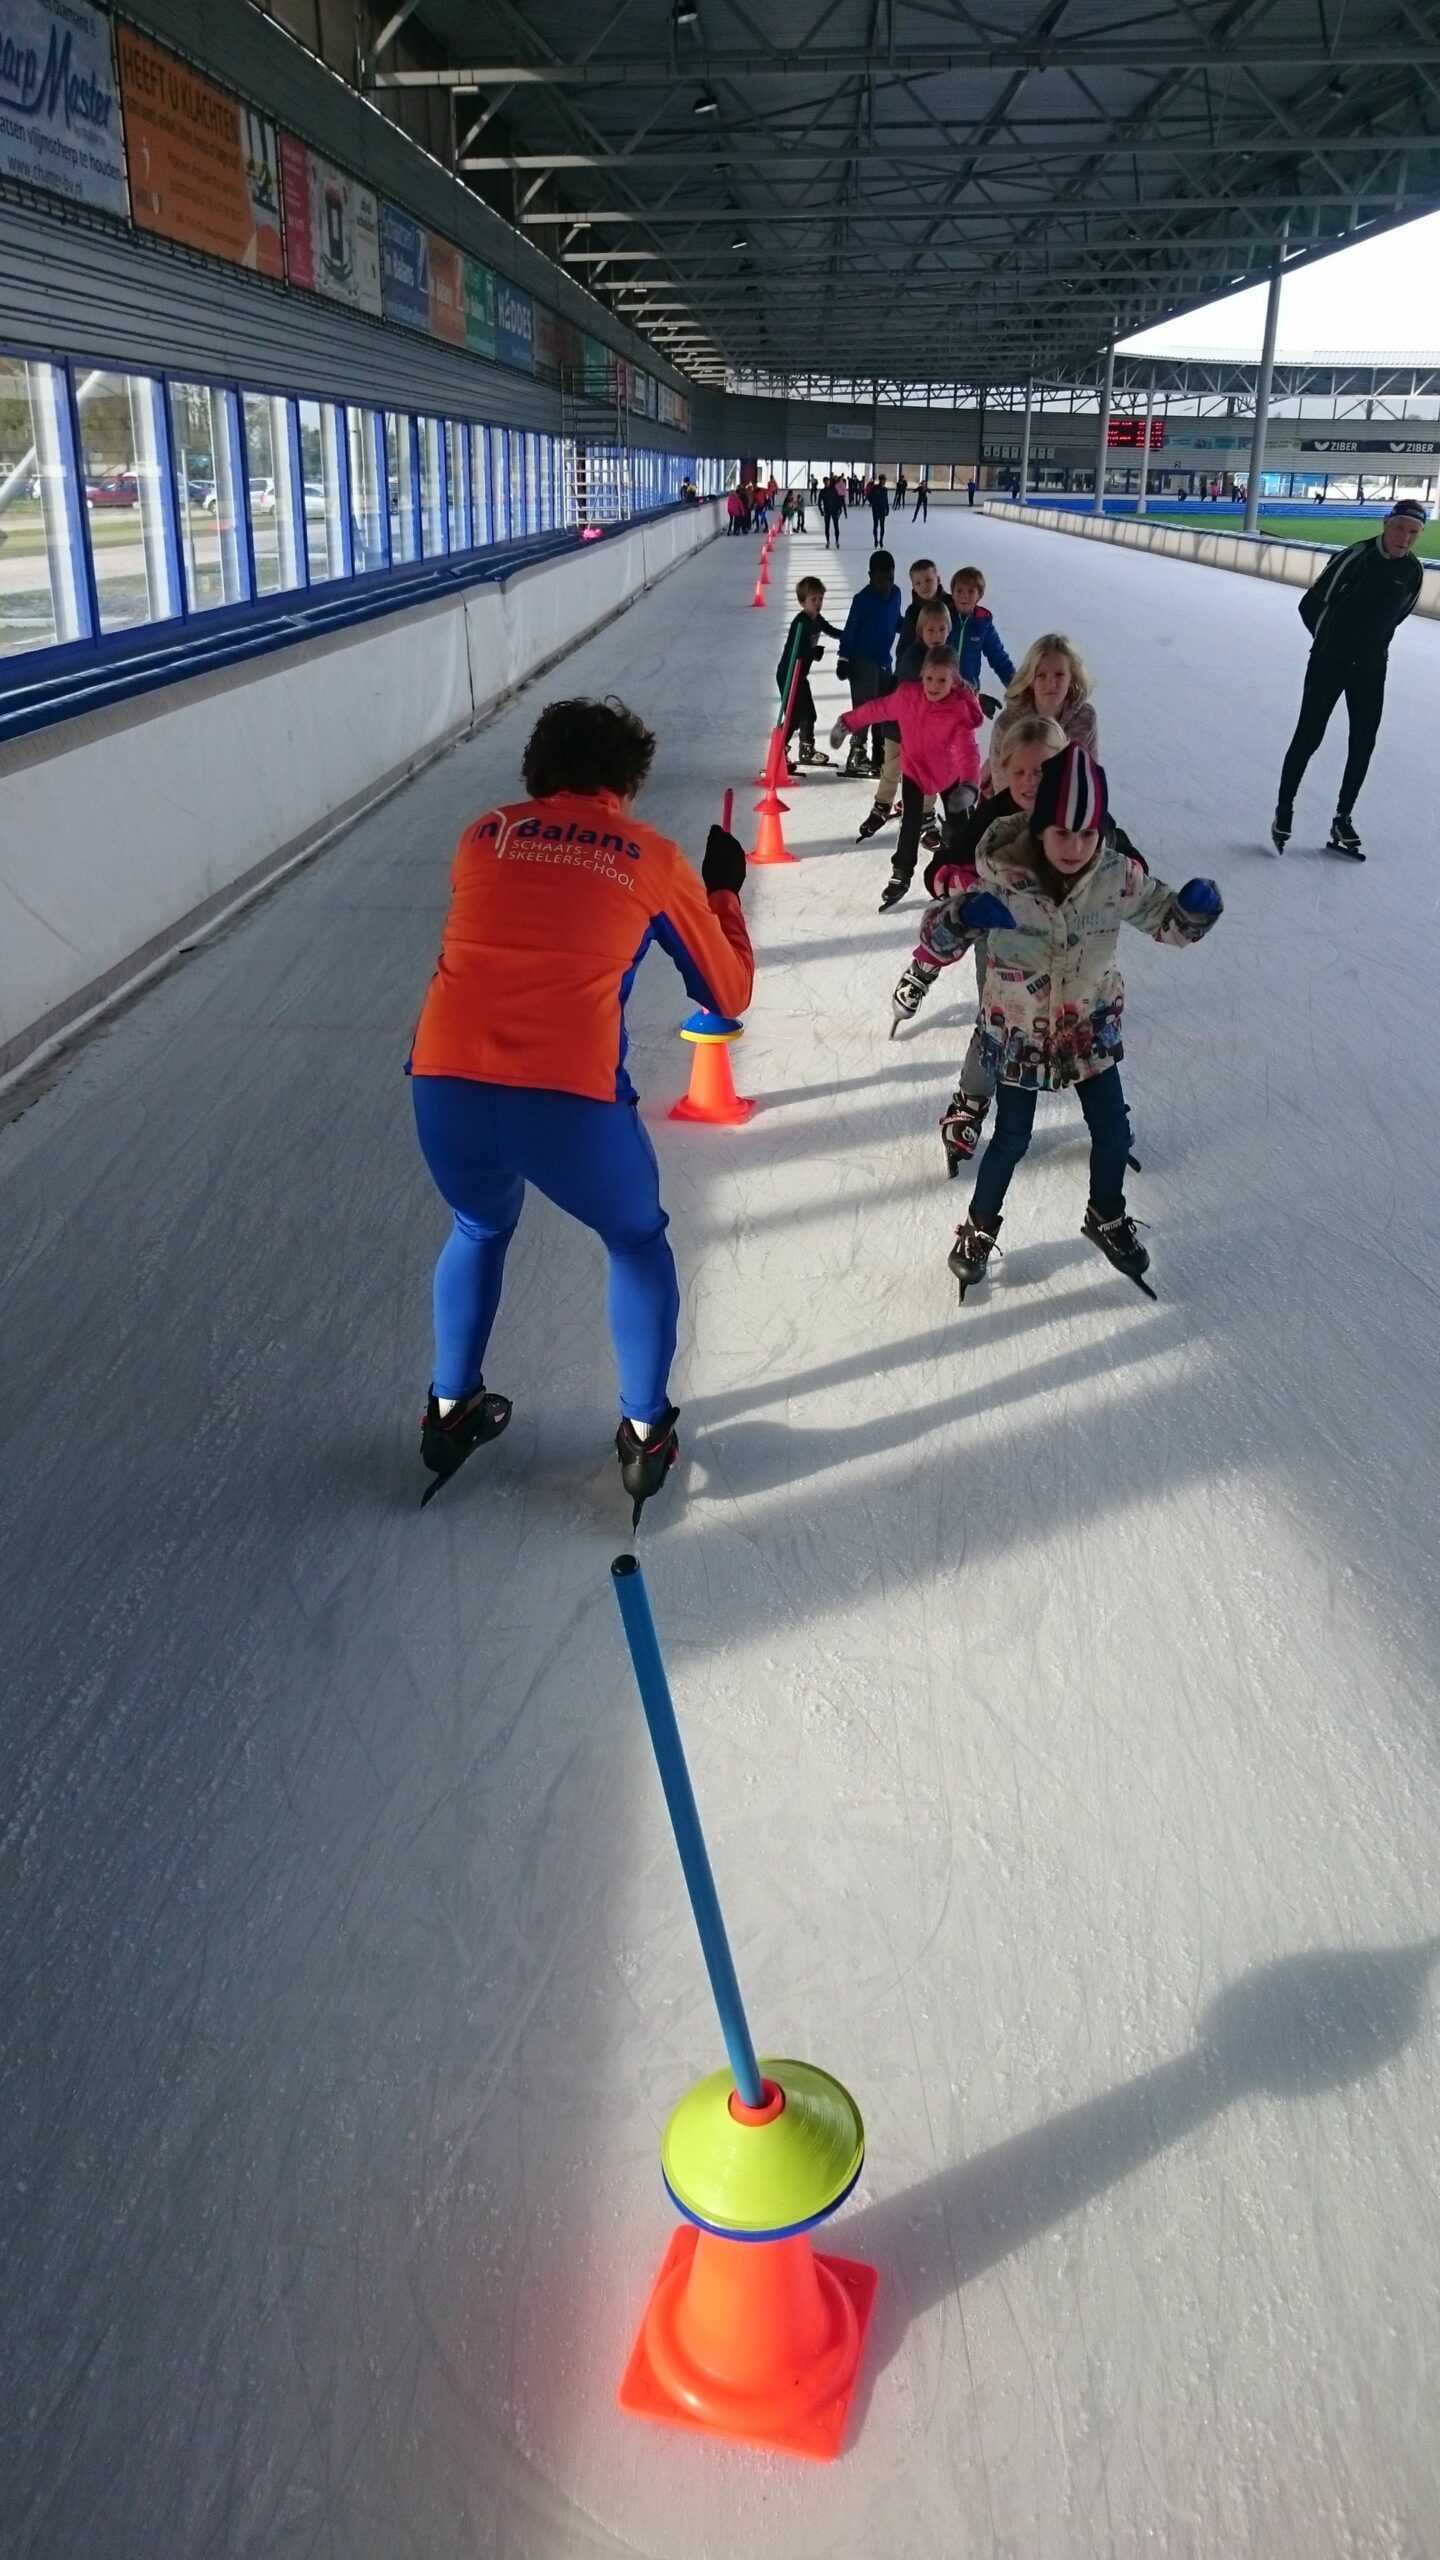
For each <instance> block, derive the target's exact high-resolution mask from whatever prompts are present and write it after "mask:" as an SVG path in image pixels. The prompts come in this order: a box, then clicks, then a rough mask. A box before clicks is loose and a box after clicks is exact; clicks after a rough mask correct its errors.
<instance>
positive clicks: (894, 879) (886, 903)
mask: <svg viewBox="0 0 1440 2560" xmlns="http://www.w3.org/2000/svg"><path fill="white" fill-rule="evenodd" d="M910 880H911V874H910V873H909V872H908V871H902V870H901V868H900V865H899V863H898V862H895V863H892V864H891V866H890V877H889V879H888V880H887V881H886V883H885V886H884V888H883V889H882V890H881V892H880V910H879V911H880V913H881V915H882V916H883V915H885V914H887V913H888V912H889V910H890V908H891V907H898V906H899V904H900V901H901V899H902V898H903V897H904V895H905V892H906V890H907V889H908V888H909V886H910Z"/></svg>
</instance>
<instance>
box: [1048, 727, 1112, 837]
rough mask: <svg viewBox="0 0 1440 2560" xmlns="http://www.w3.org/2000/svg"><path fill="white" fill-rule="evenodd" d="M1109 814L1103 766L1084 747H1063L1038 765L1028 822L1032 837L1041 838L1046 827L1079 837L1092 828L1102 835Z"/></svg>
mask: <svg viewBox="0 0 1440 2560" xmlns="http://www.w3.org/2000/svg"><path fill="white" fill-rule="evenodd" d="M1109 814H1110V802H1109V797H1108V795H1107V793H1106V789H1105V772H1104V767H1103V766H1101V765H1098V764H1097V763H1096V761H1095V758H1094V757H1093V756H1092V755H1091V754H1090V753H1089V751H1088V750H1087V749H1086V748H1085V747H1074V746H1071V747H1063V748H1062V749H1061V751H1060V753H1059V755H1058V756H1051V758H1050V759H1049V762H1048V763H1047V764H1044V765H1042V766H1041V768H1040V788H1039V790H1038V791H1037V792H1036V794H1035V814H1034V816H1033V817H1032V819H1031V821H1030V825H1031V829H1032V832H1033V833H1034V834H1035V835H1037V836H1041V835H1043V834H1044V832H1045V829H1046V828H1047V827H1065V828H1073V829H1074V830H1075V832H1076V833H1077V834H1082V835H1083V834H1086V833H1088V832H1089V831H1090V830H1091V829H1092V828H1093V830H1094V832H1095V833H1096V835H1102V834H1103V833H1104V829H1105V821H1106V818H1107V817H1108V816H1109Z"/></svg>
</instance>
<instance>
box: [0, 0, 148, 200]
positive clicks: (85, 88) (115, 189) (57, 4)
mask: <svg viewBox="0 0 1440 2560" xmlns="http://www.w3.org/2000/svg"><path fill="white" fill-rule="evenodd" d="M0 177H6V178H19V179H20V180H21V182H22V183H23V184H24V185H25V186H27V187H48V188H49V190H50V193H51V194H52V195H56V196H68V198H69V200H70V202H71V203H72V204H90V205H96V206H98V207H99V209H100V210H101V211H102V212H103V213H120V214H123V213H125V212H126V211H127V210H128V204H127V199H126V193H125V155H124V151H123V149H122V146H121V141H120V98H119V92H118V90H117V88H116V83H115V64H114V59H113V57H112V54H111V50H110V21H109V19H108V18H104V17H102V16H101V14H100V12H99V10H98V9H91V8H89V7H87V6H86V4H85V0H4V5H3V7H0Z"/></svg>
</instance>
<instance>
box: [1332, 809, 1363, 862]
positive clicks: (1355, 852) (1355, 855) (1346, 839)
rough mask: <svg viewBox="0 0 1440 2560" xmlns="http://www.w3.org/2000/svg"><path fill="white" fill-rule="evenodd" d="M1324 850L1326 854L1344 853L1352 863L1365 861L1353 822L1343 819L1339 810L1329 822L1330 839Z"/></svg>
mask: <svg viewBox="0 0 1440 2560" xmlns="http://www.w3.org/2000/svg"><path fill="white" fill-rule="evenodd" d="M1325 850H1326V852H1327V853H1346V854H1348V855H1349V857H1350V860H1351V861H1352V862H1363V861H1364V859H1365V856H1364V854H1363V853H1362V851H1361V849H1360V839H1359V837H1358V836H1357V834H1356V833H1355V827H1354V823H1353V821H1352V820H1351V819H1349V818H1347V817H1345V816H1344V815H1343V814H1342V812H1341V811H1340V810H1339V809H1337V810H1336V812H1335V815H1334V817H1333V818H1332V819H1331V821H1330V839H1329V842H1328V844H1327V845H1326V847H1325Z"/></svg>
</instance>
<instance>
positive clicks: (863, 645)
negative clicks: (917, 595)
mask: <svg viewBox="0 0 1440 2560" xmlns="http://www.w3.org/2000/svg"><path fill="white" fill-rule="evenodd" d="M900 611H901V608H900V595H899V590H898V588H897V587H896V584H895V557H894V554H893V552H889V551H872V553H871V555H870V578H869V583H868V585H866V586H863V587H862V588H861V589H860V592H859V594H858V595H856V596H852V597H851V600H850V610H849V612H848V613H847V615H846V616H845V628H844V630H843V631H842V632H841V634H840V655H839V659H838V661H837V663H836V669H835V672H836V674H837V675H838V676H839V677H840V680H841V682H842V683H843V682H844V681H845V679H846V678H847V677H848V678H849V682H850V702H851V707H852V709H855V710H858V709H859V706H860V704H861V703H862V702H873V701H874V700H875V698H876V696H877V695H878V694H882V693H888V692H889V690H890V686H891V683H892V681H893V679H892V675H891V667H890V660H891V653H892V651H893V650H894V647H895V634H896V632H897V631H898V630H899V628H900ZM868 744H869V748H870V753H869V755H868V756H867V754H866V746H867V736H866V735H862V736H857V737H855V738H852V739H851V741H850V753H849V755H848V757H847V758H846V761H845V771H846V773H847V774H868V773H878V772H879V771H880V767H881V762H882V760H883V757H884V741H883V739H881V738H880V737H878V736H877V734H876V732H875V731H874V730H871V731H869V732H868Z"/></svg>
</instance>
